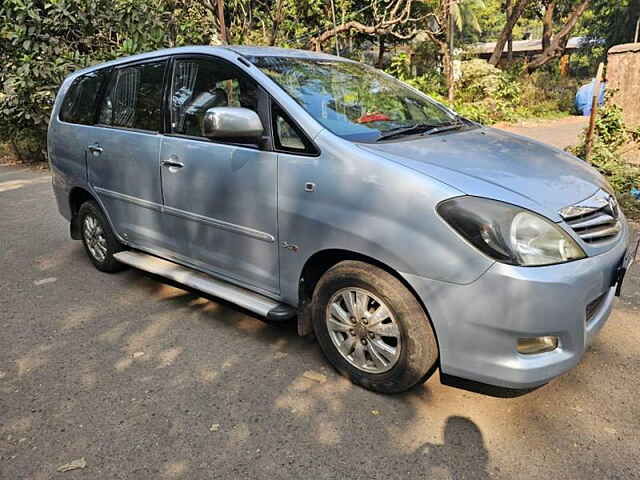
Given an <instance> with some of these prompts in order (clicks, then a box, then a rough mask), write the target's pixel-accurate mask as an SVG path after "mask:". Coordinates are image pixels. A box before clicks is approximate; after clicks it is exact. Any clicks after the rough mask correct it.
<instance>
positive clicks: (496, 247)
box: [438, 197, 586, 266]
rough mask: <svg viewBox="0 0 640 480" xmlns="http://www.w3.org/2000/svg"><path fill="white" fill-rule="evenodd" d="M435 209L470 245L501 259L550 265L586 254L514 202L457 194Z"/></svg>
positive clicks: (565, 235) (557, 229)
mask: <svg viewBox="0 0 640 480" xmlns="http://www.w3.org/2000/svg"><path fill="white" fill-rule="evenodd" d="M438 213H439V214H440V216H441V217H442V218H444V219H445V220H446V221H447V223H448V224H449V225H451V226H452V227H453V228H454V229H455V230H456V231H457V232H458V233H460V235H462V236H463V237H464V238H465V239H467V240H468V241H469V242H470V243H471V244H472V245H474V246H475V247H476V248H478V249H479V250H480V251H482V252H484V253H485V254H487V255H489V256H490V257H491V258H493V259H495V260H498V261H499V262H502V263H508V264H511V265H522V266H538V265H552V264H554V263H564V262H570V261H571V260H577V259H580V258H584V257H585V256H586V255H585V253H584V251H583V250H582V248H580V247H579V246H578V244H576V242H575V241H574V240H573V238H571V237H570V236H569V234H568V233H567V232H565V231H564V230H562V229H561V228H560V227H559V226H558V225H556V224H555V223H553V222H552V221H550V220H548V219H546V218H544V217H542V216H540V215H538V214H536V213H533V212H531V211H529V210H525V209H523V208H520V207H516V206H515V205H510V204H508V203H503V202H499V201H496V200H489V199H486V198H478V197H457V198H452V199H451V200H446V201H444V202H442V203H441V204H440V205H439V206H438Z"/></svg>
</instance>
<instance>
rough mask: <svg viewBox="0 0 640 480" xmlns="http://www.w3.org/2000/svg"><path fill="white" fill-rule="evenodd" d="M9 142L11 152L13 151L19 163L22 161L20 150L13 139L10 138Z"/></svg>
mask: <svg viewBox="0 0 640 480" xmlns="http://www.w3.org/2000/svg"><path fill="white" fill-rule="evenodd" d="M9 143H11V148H12V149H13V153H15V155H16V158H17V159H18V161H19V162H20V163H24V157H23V156H22V152H21V151H20V149H19V148H18V144H17V143H16V141H15V139H13V138H12V139H11V141H10V142H9Z"/></svg>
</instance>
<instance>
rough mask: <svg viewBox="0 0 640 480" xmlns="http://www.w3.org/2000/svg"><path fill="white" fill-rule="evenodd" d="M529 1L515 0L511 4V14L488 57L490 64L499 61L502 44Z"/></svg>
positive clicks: (508, 36) (510, 33)
mask: <svg viewBox="0 0 640 480" xmlns="http://www.w3.org/2000/svg"><path fill="white" fill-rule="evenodd" d="M530 2H531V0H516V2H515V4H514V5H512V7H511V15H509V17H508V18H507V21H506V23H505V25H504V27H503V28H502V32H500V36H499V37H498V41H497V42H496V46H495V48H494V50H493V53H492V54H491V58H489V63H490V64H492V65H497V64H498V62H500V58H502V52H503V50H504V46H505V44H506V43H507V41H508V40H509V38H510V37H511V35H512V32H513V27H514V26H515V25H516V22H517V21H518V19H519V18H520V17H521V16H522V13H523V12H524V9H525V8H526V7H527V5H528V4H529V3H530Z"/></svg>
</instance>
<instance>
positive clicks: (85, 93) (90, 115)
mask: <svg viewBox="0 0 640 480" xmlns="http://www.w3.org/2000/svg"><path fill="white" fill-rule="evenodd" d="M106 77H107V72H106V71H104V70H100V71H97V72H91V73H88V74H86V75H82V76H81V77H79V78H77V79H76V80H74V82H73V83H72V84H71V87H69V91H68V92H67V95H66V96H65V97H64V101H63V102H62V107H61V109H60V120H62V121H64V122H70V123H80V124H82V125H93V123H94V119H95V114H96V101H97V98H98V94H99V93H100V88H102V84H103V83H104V81H105V79H106Z"/></svg>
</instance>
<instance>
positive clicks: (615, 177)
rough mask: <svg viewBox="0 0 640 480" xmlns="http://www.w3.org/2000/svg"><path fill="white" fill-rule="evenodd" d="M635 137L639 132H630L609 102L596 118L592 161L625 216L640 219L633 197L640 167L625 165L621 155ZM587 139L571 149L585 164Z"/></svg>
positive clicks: (616, 107) (638, 209) (639, 181)
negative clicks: (608, 185) (611, 190)
mask: <svg viewBox="0 0 640 480" xmlns="http://www.w3.org/2000/svg"><path fill="white" fill-rule="evenodd" d="M635 135H636V132H633V131H629V130H628V129H627V127H626V125H625V123H624V117H623V115H622V109H621V108H620V107H618V106H617V105H613V104H612V103H610V102H609V101H607V102H606V103H605V106H604V107H603V108H602V109H600V110H599V111H598V116H597V117H596V126H595V132H594V139H593V147H592V149H591V158H590V161H591V164H592V165H593V166H594V167H596V168H597V169H598V170H599V171H600V173H602V174H603V175H604V176H605V177H606V178H607V181H608V182H609V184H610V185H611V187H613V189H614V190H615V192H616V196H617V197H618V201H619V202H620V204H621V205H622V208H623V210H624V211H625V213H626V214H627V215H628V216H629V217H630V218H634V219H640V202H638V200H636V199H635V198H634V197H633V196H632V195H631V194H630V192H631V190H632V189H633V188H638V186H640V167H638V166H636V165H631V164H628V163H626V162H625V161H624V160H623V159H622V158H621V154H620V153H621V152H620V149H621V147H622V146H624V145H626V144H627V142H628V140H630V139H633V138H635ZM585 136H586V131H585V133H584V134H583V137H582V141H581V142H580V144H578V145H577V146H575V147H572V148H569V149H568V150H569V151H570V152H571V153H573V154H574V155H576V156H578V157H580V158H582V159H583V160H584V159H585V158H586V143H585V142H586V139H585Z"/></svg>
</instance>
